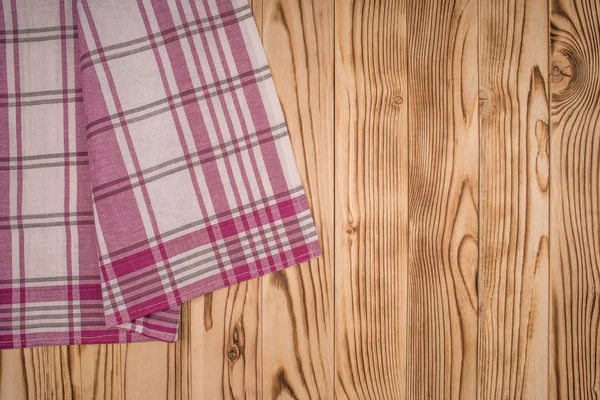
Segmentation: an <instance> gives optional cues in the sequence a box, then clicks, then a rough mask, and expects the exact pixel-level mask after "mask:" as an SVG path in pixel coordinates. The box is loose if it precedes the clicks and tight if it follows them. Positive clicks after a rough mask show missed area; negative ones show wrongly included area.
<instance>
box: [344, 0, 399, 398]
mask: <svg viewBox="0 0 600 400" xmlns="http://www.w3.org/2000/svg"><path fill="white" fill-rule="evenodd" d="M405 21H406V6H405V2H404V1H371V0H361V1H354V2H353V3H352V4H350V3H348V2H347V1H344V0H338V1H337V2H336V37H335V40H336V49H335V53H336V54H335V57H336V58H335V60H336V65H335V71H336V91H335V96H336V97H335V98H336V152H335V158H336V199H335V203H336V223H335V226H336V239H335V246H336V291H335V292H336V308H335V313H336V332H335V343H336V397H337V398H340V399H342V398H351V399H398V398H402V397H404V395H405V392H404V391H405V380H404V378H405V374H406V370H405V367H406V359H407V353H406V352H405V347H406V343H405V341H406V331H405V320H406V271H407V261H408V246H407V245H408V230H407V228H408V224H407V221H408V214H407V210H408V207H407V199H408V197H407V175H408V149H407V102H406V99H407V98H408V94H407V77H406V24H405Z"/></svg>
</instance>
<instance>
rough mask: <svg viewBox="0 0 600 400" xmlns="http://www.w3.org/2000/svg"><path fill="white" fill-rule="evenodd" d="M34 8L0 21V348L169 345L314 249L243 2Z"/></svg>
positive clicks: (19, 8)
mask: <svg viewBox="0 0 600 400" xmlns="http://www.w3.org/2000/svg"><path fill="white" fill-rule="evenodd" d="M33 4H34V1H32V0H12V1H3V2H2V10H1V13H2V16H3V18H2V21H1V23H2V24H3V25H2V26H1V27H0V45H1V46H2V48H1V55H0V57H1V58H0V68H1V69H0V72H1V73H0V101H1V102H2V104H1V107H0V124H2V127H3V131H2V133H1V134H0V182H1V184H2V191H1V192H2V193H0V250H2V256H1V258H0V262H1V264H0V300H1V302H0V321H1V322H0V347H1V348H11V347H30V346H36V345H48V344H77V343H113V342H131V341H143V340H153V339H157V340H164V341H173V340H176V339H177V328H178V324H179V307H180V304H181V303H183V302H185V301H187V300H190V299H192V298H194V297H197V296H200V295H203V294H206V293H208V292H211V291H214V290H216V289H219V288H222V287H225V286H229V285H232V284H236V283H239V282H242V281H245V280H248V279H252V278H256V277H259V276H261V275H264V274H266V273H270V272H274V271H277V270H280V269H283V268H285V267H288V266H292V265H296V264H299V263H301V262H304V261H307V260H309V259H311V258H313V257H316V256H318V255H320V247H319V242H318V238H317V232H316V228H315V225H314V222H313V219H312V216H311V212H310V208H309V204H308V202H307V199H306V196H305V193H304V189H303V187H302V183H301V181H300V177H299V175H298V171H297V168H296V164H295V160H294V156H293V153H292V149H291V144H290V141H289V137H288V132H287V128H286V124H285V119H284V116H283V112H282V110H281V106H280V104H279V100H278V98H277V94H276V91H275V88H274V85H273V81H272V78H271V74H270V70H269V66H268V63H267V59H266V56H265V53H264V49H263V47H262V44H261V42H260V37H259V35H258V31H257V29H256V25H255V22H254V19H253V17H252V13H251V9H250V7H249V6H248V4H247V3H246V2H245V1H243V0H242V1H239V0H195V1H194V0H191V1H190V0H187V1H186V0H169V1H166V0H160V1H159V0H147V1H146V0H137V1H133V0H132V1H120V0H108V1H107V0H103V1H100V0H97V1H95V0H81V1H79V2H78V3H77V4H75V3H74V2H72V1H66V0H63V1H57V2H56V4H53V3H48V4H46V3H44V5H43V6H40V5H39V3H37V2H35V4H36V7H32V5H33ZM49 312H50V313H52V315H48V313H49Z"/></svg>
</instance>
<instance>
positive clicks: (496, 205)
mask: <svg viewBox="0 0 600 400" xmlns="http://www.w3.org/2000/svg"><path fill="white" fill-rule="evenodd" d="M480 18H481V19H480V32H481V33H480V46H481V47H480V70H479V81H480V93H481V96H480V104H481V107H480V126H481V131H480V132H481V134H480V137H481V166H480V171H481V174H480V195H481V200H480V207H481V208H480V214H479V215H480V236H479V237H480V260H481V262H480V265H479V309H480V322H479V357H478V395H479V397H480V398H484V399H495V398H547V396H548V389H547V388H548V314H549V309H548V291H549V282H548V274H549V259H548V252H549V248H548V235H549V200H550V199H549V191H548V186H549V182H548V179H549V142H548V140H549V137H548V133H549V132H548V120H549V115H548V114H549V111H548V96H547V93H548V90H547V89H548V87H547V86H548V84H547V82H548V75H547V73H548V52H547V44H548V12H547V2H546V0H502V1H498V0H485V1H483V0H482V1H481V2H480Z"/></svg>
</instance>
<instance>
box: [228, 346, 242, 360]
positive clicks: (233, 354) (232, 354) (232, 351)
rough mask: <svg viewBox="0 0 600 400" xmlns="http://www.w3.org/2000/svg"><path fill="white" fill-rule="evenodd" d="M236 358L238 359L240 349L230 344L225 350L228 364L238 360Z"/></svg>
mask: <svg viewBox="0 0 600 400" xmlns="http://www.w3.org/2000/svg"><path fill="white" fill-rule="evenodd" d="M238 358H240V348H239V347H237V345H235V344H232V345H231V346H229V348H228V349H227V360H228V361H229V362H230V363H234V362H236V361H237V360H238Z"/></svg>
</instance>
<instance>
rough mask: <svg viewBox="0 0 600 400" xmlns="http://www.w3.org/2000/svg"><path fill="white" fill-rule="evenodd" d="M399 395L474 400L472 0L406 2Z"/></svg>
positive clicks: (475, 151)
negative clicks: (405, 242) (404, 293)
mask: <svg viewBox="0 0 600 400" xmlns="http://www.w3.org/2000/svg"><path fill="white" fill-rule="evenodd" d="M408 5H409V7H408V55H407V59H408V77H409V104H408V109H409V113H408V120H409V132H410V136H409V160H410V164H409V178H408V179H409V201H408V205H409V226H410V228H409V229H410V236H409V263H408V310H409V311H408V320H407V327H408V333H407V338H408V343H407V350H406V351H407V354H409V355H410V356H408V367H407V371H408V377H407V390H408V396H409V397H416V398H439V399H450V398H468V399H471V398H474V397H475V395H476V363H477V308H478V304H477V291H476V276H477V264H478V262H477V258H478V248H477V243H478V181H479V180H478V85H477V81H478V75H477V74H478V72H477V28H478V26H477V18H478V17H477V12H478V10H477V1H475V0H448V1H438V0H425V1H420V2H409V3H408Z"/></svg>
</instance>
